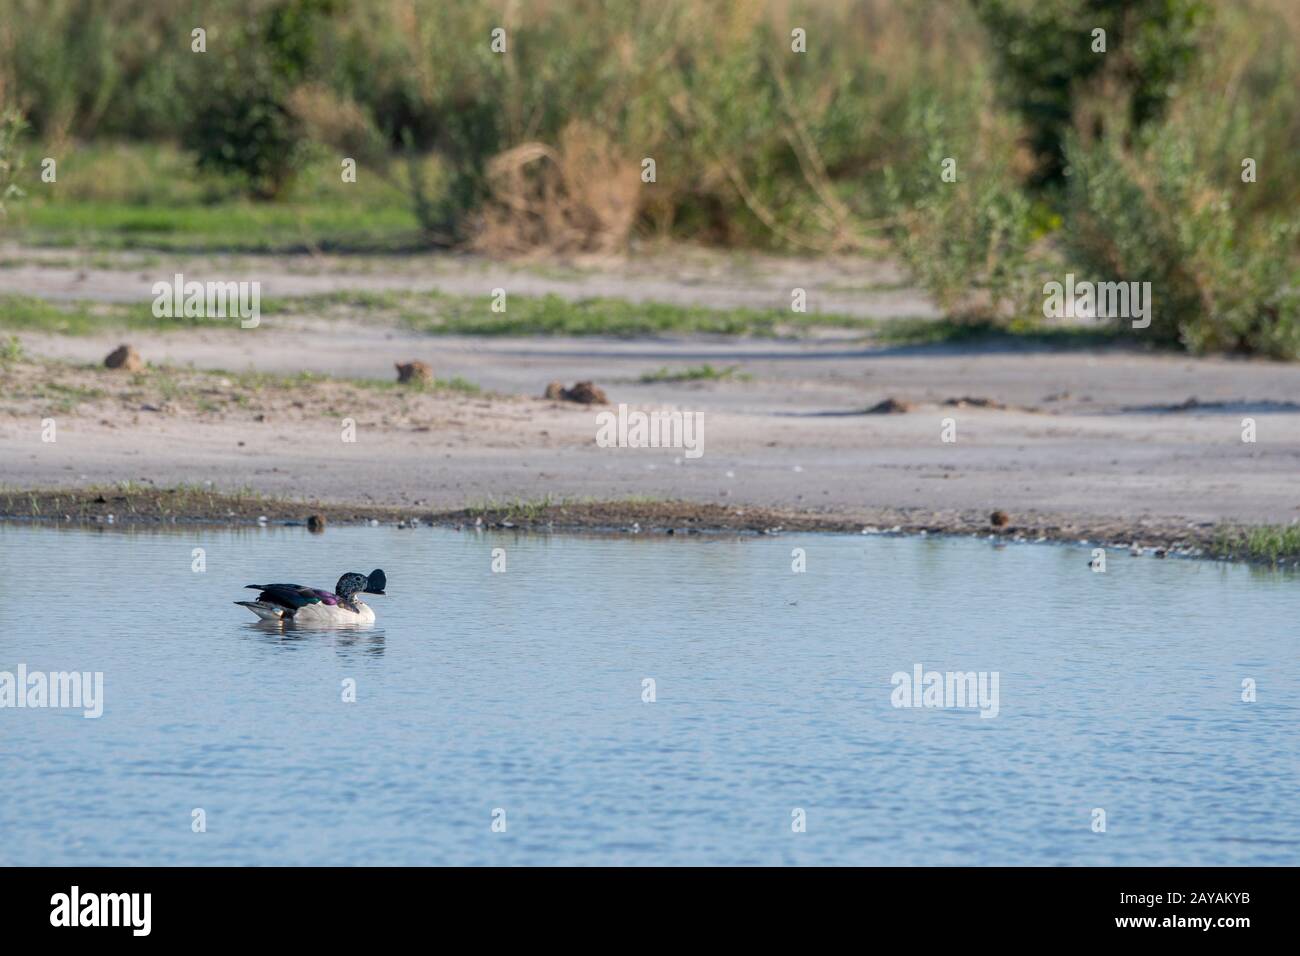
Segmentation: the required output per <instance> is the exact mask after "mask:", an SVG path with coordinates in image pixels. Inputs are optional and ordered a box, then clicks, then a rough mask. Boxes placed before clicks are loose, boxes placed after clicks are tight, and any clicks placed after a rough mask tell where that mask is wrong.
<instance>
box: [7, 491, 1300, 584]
mask: <svg viewBox="0 0 1300 956" xmlns="http://www.w3.org/2000/svg"><path fill="white" fill-rule="evenodd" d="M911 511H912V509H871V510H868V511H864V512H853V513H847V512H830V511H822V512H814V511H799V510H793V509H782V508H768V507H753V506H746V505H740V504H731V505H712V504H697V503H694V502H689V501H680V500H675V501H644V500H625V501H617V500H614V501H565V500H560V501H548V500H543V501H534V502H528V501H520V502H514V503H504V502H503V503H500V504H489V505H480V506H472V507H464V508H458V509H449V510H434V509H429V508H410V507H400V506H394V505H367V504H355V503H346V502H315V501H295V500H290V499H280V498H269V497H265V496H261V495H244V494H236V493H228V492H220V491H216V490H213V491H208V490H199V489H191V488H171V489H152V488H130V489H117V488H103V487H89V488H75V489H62V490H46V489H22V490H5V491H0V522H6V523H15V524H32V525H40V526H50V525H52V526H55V527H67V526H78V527H84V526H92V527H101V528H103V527H125V528H133V529H135V528H158V527H185V526H191V525H206V526H217V527H228V528H238V527H249V526H252V527H267V526H277V527H303V526H306V525H307V524H308V521H309V519H312V518H318V519H320V520H321V525H322V528H323V530H324V531H325V532H328V529H329V528H330V527H331V526H337V527H358V526H366V525H372V526H373V525H380V524H386V525H396V526H398V527H403V528H417V527H422V526H423V527H442V528H455V529H464V528H466V527H469V528H474V527H481V528H484V529H488V530H514V531H524V532H531V533H559V534H571V533H604V534H647V535H694V534H734V535H741V536H765V535H766V536H770V535H777V534H782V533H824V534H859V535H877V534H879V535H898V536H922V537H928V536H938V537H979V538H985V539H991V540H1002V541H1005V542H1008V543H1030V544H1040V543H1044V544H1046V543H1050V544H1071V545H1078V546H1094V547H1105V548H1108V549H1121V548H1122V549H1124V550H1129V551H1132V549H1134V548H1135V547H1140V548H1141V551H1142V554H1144V555H1150V556H1154V557H1160V558H1163V557H1175V556H1176V557H1189V558H1204V559H1208V560H1220V561H1233V562H1241V563H1246V564H1253V565H1263V566H1273V567H1285V566H1288V565H1291V566H1296V565H1300V559H1295V558H1292V559H1290V560H1288V559H1287V558H1283V559H1282V560H1280V561H1262V560H1252V559H1251V558H1250V557H1249V556H1247V555H1242V554H1239V553H1231V552H1230V551H1228V550H1226V544H1225V542H1226V540H1227V538H1226V537H1225V535H1226V534H1228V533H1230V532H1231V531H1233V530H1234V529H1235V530H1239V529H1237V527H1236V526H1226V525H1222V524H1214V525H1209V524H1204V523H1202V524H1197V525H1195V526H1193V527H1187V522H1185V521H1179V520H1177V519H1163V520H1160V519H1146V520H1145V521H1144V522H1142V523H1141V524H1140V525H1133V524H1132V523H1126V522H1122V521H1119V522H1117V521H1115V520H1113V519H1111V520H1105V519H1096V520H1092V521H1089V520H1086V519H1080V518H1077V517H1073V516H1071V517H1066V516H1061V515H1042V514H1026V515H1023V516H1019V517H1016V516H1010V517H1009V520H1008V523H1007V524H1006V525H1005V526H1001V527H995V526H993V525H992V523H991V516H990V515H983V516H981V515H977V514H951V515H944V516H942V517H941V519H940V520H938V521H935V520H934V515H933V513H931V512H926V513H925V517H926V520H920V518H921V516H920V515H916V514H910V513H909V512H911ZM873 518H874V519H875V520H872V519H873ZM1180 525H1181V527H1180Z"/></svg>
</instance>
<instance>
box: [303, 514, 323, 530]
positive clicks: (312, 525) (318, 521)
mask: <svg viewBox="0 0 1300 956" xmlns="http://www.w3.org/2000/svg"><path fill="white" fill-rule="evenodd" d="M307 530H308V531H310V532H311V533H312V534H320V533H321V532H322V531H324V530H325V516H324V515H312V516H311V517H309V518H308V519H307Z"/></svg>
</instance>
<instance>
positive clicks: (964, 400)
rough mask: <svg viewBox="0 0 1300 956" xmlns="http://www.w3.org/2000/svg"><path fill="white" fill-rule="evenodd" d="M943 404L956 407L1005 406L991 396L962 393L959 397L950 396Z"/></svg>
mask: <svg viewBox="0 0 1300 956" xmlns="http://www.w3.org/2000/svg"><path fill="white" fill-rule="evenodd" d="M944 404H945V405H953V406H955V407H957V408H1006V407H1007V406H1006V404H1005V403H1003V402H999V401H995V400H994V399H991V398H976V397H974V396H971V395H963V396H962V397H961V398H950V399H948V400H947V401H946V402H944Z"/></svg>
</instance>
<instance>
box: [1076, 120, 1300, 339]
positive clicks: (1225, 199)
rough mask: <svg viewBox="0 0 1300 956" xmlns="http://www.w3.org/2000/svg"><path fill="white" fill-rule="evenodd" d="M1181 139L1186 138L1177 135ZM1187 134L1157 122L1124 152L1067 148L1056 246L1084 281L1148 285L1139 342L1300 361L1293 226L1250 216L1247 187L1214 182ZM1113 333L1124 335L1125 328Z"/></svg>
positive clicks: (1103, 146) (1108, 145) (1110, 146)
mask: <svg viewBox="0 0 1300 956" xmlns="http://www.w3.org/2000/svg"><path fill="white" fill-rule="evenodd" d="M1183 134H1186V135H1183ZM1194 135H1195V131H1191V130H1187V131H1183V130H1179V129H1178V128H1176V127H1172V126H1169V125H1163V126H1159V127H1155V128H1152V129H1150V130H1148V132H1147V133H1145V134H1143V135H1142V136H1140V137H1138V141H1137V143H1136V144H1135V146H1134V147H1133V148H1132V149H1129V148H1126V147H1124V146H1123V145H1122V144H1121V143H1120V142H1117V141H1116V140H1114V139H1107V140H1104V141H1101V142H1098V143H1094V144H1092V145H1090V146H1086V147H1085V146H1082V145H1080V143H1079V142H1078V141H1072V142H1071V143H1070V144H1068V146H1067V157H1068V161H1069V176H1068V187H1067V203H1066V228H1065V229H1064V230H1063V233H1062V235H1063V239H1064V242H1065V247H1066V252H1067V255H1068V256H1069V259H1070V264H1071V268H1074V269H1076V270H1077V271H1078V272H1081V273H1084V275H1083V276H1081V278H1087V279H1089V280H1092V281H1111V282H1113V281H1126V282H1150V283H1151V300H1152V301H1151V306H1152V315H1151V325H1150V327H1149V328H1147V329H1140V330H1139V329H1133V330H1132V334H1133V335H1134V336H1136V337H1142V338H1147V339H1148V340H1149V341H1153V342H1155V343H1159V344H1163V345H1177V346H1181V347H1183V348H1187V349H1189V350H1191V351H1195V352H1208V351H1222V352H1254V353H1260V354H1264V355H1271V356H1275V357H1279V358H1295V357H1297V356H1300V296H1298V295H1297V292H1296V290H1295V289H1293V288H1291V278H1292V277H1291V274H1290V273H1291V270H1292V269H1293V263H1294V256H1295V252H1296V238H1297V229H1296V222H1295V219H1294V213H1293V215H1292V218H1291V219H1290V220H1263V219H1260V218H1254V219H1248V218H1245V217H1243V216H1242V215H1241V214H1240V213H1239V212H1238V206H1239V200H1238V197H1239V196H1241V195H1242V194H1243V191H1244V190H1248V189H1249V188H1250V186H1249V184H1244V183H1240V182H1238V183H1237V184H1236V185H1234V186H1231V187H1230V186H1227V185H1222V184H1218V183H1215V182H1213V181H1211V180H1210V179H1209V178H1208V177H1207V175H1206V173H1205V171H1204V170H1205V168H1204V166H1202V164H1200V163H1199V162H1197V161H1196V158H1195V150H1194V147H1193V142H1192V138H1193V137H1194ZM1121 327H1122V328H1129V329H1131V325H1130V323H1129V322H1128V321H1127V320H1121Z"/></svg>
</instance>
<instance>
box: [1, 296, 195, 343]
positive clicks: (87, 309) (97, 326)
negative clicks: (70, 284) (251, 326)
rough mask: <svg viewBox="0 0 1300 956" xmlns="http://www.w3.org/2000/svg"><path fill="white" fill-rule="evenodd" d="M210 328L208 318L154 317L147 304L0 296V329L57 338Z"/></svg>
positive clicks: (150, 305) (150, 307) (150, 304)
mask: <svg viewBox="0 0 1300 956" xmlns="http://www.w3.org/2000/svg"><path fill="white" fill-rule="evenodd" d="M204 325H206V326H208V327H211V326H212V322H211V320H208V319H193V318H190V319H187V318H176V319H169V318H158V317H157V316H155V315H154V314H153V306H152V303H150V302H104V303H99V302H49V301H46V300H45V299H37V298H35V297H33V296H28V295H0V328H5V329H12V330H16V331H27V332H56V333H59V334H61V335H90V334H92V333H94V332H102V331H103V330H104V329H157V330H161V329H174V328H185V327H193V328H198V327H200V326H204Z"/></svg>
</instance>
